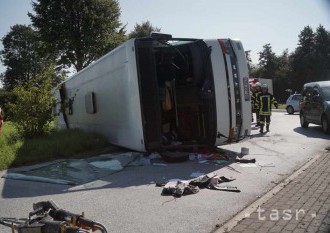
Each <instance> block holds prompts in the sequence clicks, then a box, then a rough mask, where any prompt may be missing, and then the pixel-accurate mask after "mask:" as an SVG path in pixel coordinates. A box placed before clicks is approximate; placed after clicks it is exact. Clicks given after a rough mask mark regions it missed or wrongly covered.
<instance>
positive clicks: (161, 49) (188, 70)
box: [56, 34, 251, 152]
mask: <svg viewBox="0 0 330 233" xmlns="http://www.w3.org/2000/svg"><path fill="white" fill-rule="evenodd" d="M248 81H249V80H248V68H247V63H246V58H245V52H244V49H243V46H242V44H241V42H240V41H238V40H230V39H213V40H202V39H184V38H181V39H180V38H172V36H171V35H167V34H152V35H151V36H150V37H147V38H138V39H131V40H128V41H126V42H125V43H123V44H122V45H120V46H118V47H117V48H116V49H114V50H113V51H111V52H109V53H108V54H106V55H105V56H103V57H102V58H100V59H99V60H97V61H95V62H94V63H92V64H91V65H89V66H88V67H86V68H85V69H83V70H81V71H80V72H78V73H77V74H75V75H73V76H72V77H71V78H69V79H67V80H66V81H64V82H63V83H61V84H60V85H59V86H58V87H57V91H56V94H57V97H58V99H59V101H58V102H59V104H58V107H57V109H61V106H62V109H65V111H64V113H63V111H62V113H61V114H60V119H59V127H62V128H65V127H67V128H81V129H84V130H86V131H95V132H99V133H101V134H103V135H105V136H106V137H107V138H108V139H109V141H110V142H111V143H112V144H114V145H118V146H122V147H126V148H130V149H132V150H136V151H142V152H144V151H148V152H151V151H159V150H166V149H173V148H174V149H180V148H187V147H188V148H189V147H194V148H196V147H199V146H217V145H222V144H225V143H229V142H234V141H239V140H242V139H244V138H247V137H249V135H250V127H251V103H250V93H249V83H248ZM60 105H61V106H60Z"/></svg>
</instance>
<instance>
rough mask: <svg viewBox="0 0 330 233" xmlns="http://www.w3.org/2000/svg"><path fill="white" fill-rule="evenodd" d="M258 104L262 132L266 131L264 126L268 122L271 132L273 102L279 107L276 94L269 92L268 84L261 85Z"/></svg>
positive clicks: (267, 128) (267, 129) (267, 127)
mask: <svg viewBox="0 0 330 233" xmlns="http://www.w3.org/2000/svg"><path fill="white" fill-rule="evenodd" d="M256 104H257V105H258V109H259V116H260V131H259V132H260V133H263V132H264V126H265V124H266V131H267V132H269V125H270V116H271V115H272V104H274V105H275V107H276V108H278V104H277V101H276V100H275V98H274V96H273V95H272V94H270V93H268V86H267V84H263V85H262V86H261V93H260V94H259V95H258V96H257V100H256Z"/></svg>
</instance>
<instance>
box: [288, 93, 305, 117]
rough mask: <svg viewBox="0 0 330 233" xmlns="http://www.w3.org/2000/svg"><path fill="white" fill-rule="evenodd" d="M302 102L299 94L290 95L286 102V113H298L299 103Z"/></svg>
mask: <svg viewBox="0 0 330 233" xmlns="http://www.w3.org/2000/svg"><path fill="white" fill-rule="evenodd" d="M301 100H302V96H301V94H292V95H290V96H289V98H288V99H287V100H286V107H285V109H286V111H287V112H288V113H289V114H294V113H295V112H299V111H300V103H301Z"/></svg>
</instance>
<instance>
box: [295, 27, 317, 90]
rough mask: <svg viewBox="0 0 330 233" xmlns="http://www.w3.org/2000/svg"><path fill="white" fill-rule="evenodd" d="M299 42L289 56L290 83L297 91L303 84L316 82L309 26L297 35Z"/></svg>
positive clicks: (312, 42) (312, 33) (313, 39)
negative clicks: (293, 84)
mask: <svg viewBox="0 0 330 233" xmlns="http://www.w3.org/2000/svg"><path fill="white" fill-rule="evenodd" d="M298 38H299V42H298V47H297V48H296V50H295V52H294V53H293V54H292V55H291V56H290V65H291V68H292V74H291V76H292V82H293V83H295V86H296V88H297V89H300V90H301V89H302V86H303V84H304V83H307V82H312V81H316V80H317V77H316V73H315V72H316V66H315V64H316V63H315V52H314V49H315V34H314V32H313V29H312V28H311V27H310V26H306V27H305V28H304V29H303V30H302V31H301V32H300V34H299V35H298Z"/></svg>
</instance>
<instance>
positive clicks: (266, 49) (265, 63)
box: [258, 44, 278, 79]
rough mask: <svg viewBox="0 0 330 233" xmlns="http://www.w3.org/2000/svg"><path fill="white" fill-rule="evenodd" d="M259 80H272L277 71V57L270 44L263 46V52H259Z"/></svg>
mask: <svg viewBox="0 0 330 233" xmlns="http://www.w3.org/2000/svg"><path fill="white" fill-rule="evenodd" d="M258 65H259V67H260V69H261V70H260V76H259V78H266V79H273V78H274V77H275V73H276V71H277V69H278V63H277V57H276V54H275V53H274V52H273V50H272V46H271V45H270V44H265V45H264V46H263V50H262V51H261V52H259V64H258Z"/></svg>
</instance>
